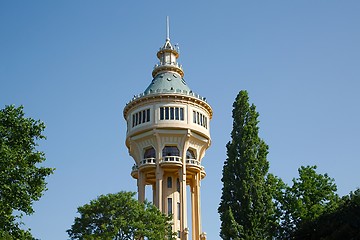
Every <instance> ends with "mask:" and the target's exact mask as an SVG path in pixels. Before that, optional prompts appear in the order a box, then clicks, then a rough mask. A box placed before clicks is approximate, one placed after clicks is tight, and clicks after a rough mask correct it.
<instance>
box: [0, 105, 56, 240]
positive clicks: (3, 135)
mask: <svg viewBox="0 0 360 240" xmlns="http://www.w3.org/2000/svg"><path fill="white" fill-rule="evenodd" d="M44 129H45V125H44V123H43V122H41V121H39V120H37V121H36V120H34V119H32V118H26V117H25V116H24V112H23V107H22V106H20V107H18V108H16V107H14V106H6V107H5V108H4V109H1V110H0V238H1V239H12V238H13V239H31V238H32V237H31V234H30V232H29V231H27V230H22V229H21V222H20V219H21V216H22V215H23V214H27V215H30V214H32V213H33V212H34V209H33V207H32V204H33V202H34V201H38V200H39V199H40V197H41V196H42V194H43V192H44V191H45V190H46V182H45V178H46V176H48V175H50V174H52V173H53V169H51V168H46V167H38V166H37V164H39V163H41V162H43V161H45V155H44V153H43V152H41V151H38V150H37V149H36V147H37V146H38V144H37V141H38V140H40V139H44V138H45V136H44V135H42V132H43V130H44ZM14 212H16V215H15V214H14Z"/></svg>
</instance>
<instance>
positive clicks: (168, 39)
mask: <svg viewBox="0 0 360 240" xmlns="http://www.w3.org/2000/svg"><path fill="white" fill-rule="evenodd" d="M166 41H170V26H169V16H166Z"/></svg>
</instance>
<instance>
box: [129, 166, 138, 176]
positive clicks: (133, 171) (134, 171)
mask: <svg viewBox="0 0 360 240" xmlns="http://www.w3.org/2000/svg"><path fill="white" fill-rule="evenodd" d="M131 176H132V177H133V178H136V179H137V178H138V177H139V167H138V166H137V165H136V164H134V166H132V168H131Z"/></svg>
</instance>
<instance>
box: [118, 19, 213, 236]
mask: <svg viewBox="0 0 360 240" xmlns="http://www.w3.org/2000/svg"><path fill="white" fill-rule="evenodd" d="M166 32H167V34H166V40H165V44H164V45H163V46H162V47H161V48H160V49H159V51H158V52H157V58H158V59H159V62H158V64H156V65H155V67H154V70H153V71H152V77H153V79H152V81H151V83H150V85H149V86H148V87H147V88H146V89H145V91H144V92H143V93H141V94H139V95H135V96H134V97H133V98H132V99H131V100H130V102H129V103H127V104H126V106H125V108H124V118H125V120H126V122H127V133H126V146H127V148H128V149H129V154H130V155H131V156H132V157H133V158H134V160H135V164H134V166H133V168H132V171H131V176H132V177H133V178H135V179H136V180H137V187H138V199H139V201H144V200H145V187H147V186H149V187H151V188H152V195H153V199H152V200H153V203H154V204H155V205H156V206H157V207H158V208H159V209H160V211H162V212H163V213H165V214H171V215H172V216H173V230H174V232H177V239H181V240H187V239H188V237H189V234H191V237H192V239H193V240H204V239H206V234H205V233H204V232H202V229H201V206H200V181H201V180H202V179H203V178H204V177H205V176H206V173H205V169H204V167H203V166H202V159H203V157H204V155H205V151H206V150H207V149H208V148H209V146H210V143H211V138H210V120H211V118H212V113H213V112H212V108H211V106H210V105H209V104H208V103H207V101H206V99H205V98H204V97H201V96H200V95H198V94H196V93H194V92H193V91H192V90H191V89H190V88H189V86H188V85H187V83H186V81H185V80H184V71H183V69H182V67H181V65H179V63H178V62H177V59H178V57H179V51H178V48H177V47H176V46H173V45H172V44H171V42H170V37H169V24H168V21H167V31H166ZM199 81H204V80H203V79H200V80H199ZM187 187H189V189H190V191H188V192H189V193H190V195H191V196H190V198H189V199H191V202H190V203H189V205H188V202H187V199H188V198H187ZM188 206H189V207H191V211H190V212H191V223H192V226H191V230H192V231H191V233H189V226H188V221H187V220H188V216H187V215H188V214H187V213H188V210H187V208H188Z"/></svg>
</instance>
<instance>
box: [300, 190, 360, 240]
mask: <svg viewBox="0 0 360 240" xmlns="http://www.w3.org/2000/svg"><path fill="white" fill-rule="evenodd" d="M294 239H314V240H315V239H324V240H330V239H331V240H333V239H360V189H357V190H356V191H355V192H351V193H350V194H349V195H347V196H344V197H342V199H341V200H340V203H339V206H338V207H337V208H336V209H335V210H334V211H329V212H324V213H323V214H322V215H321V216H320V217H318V218H317V219H315V220H314V221H311V222H307V223H306V224H304V225H302V226H301V227H300V228H299V229H298V230H297V231H296V232H295V234H294Z"/></svg>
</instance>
